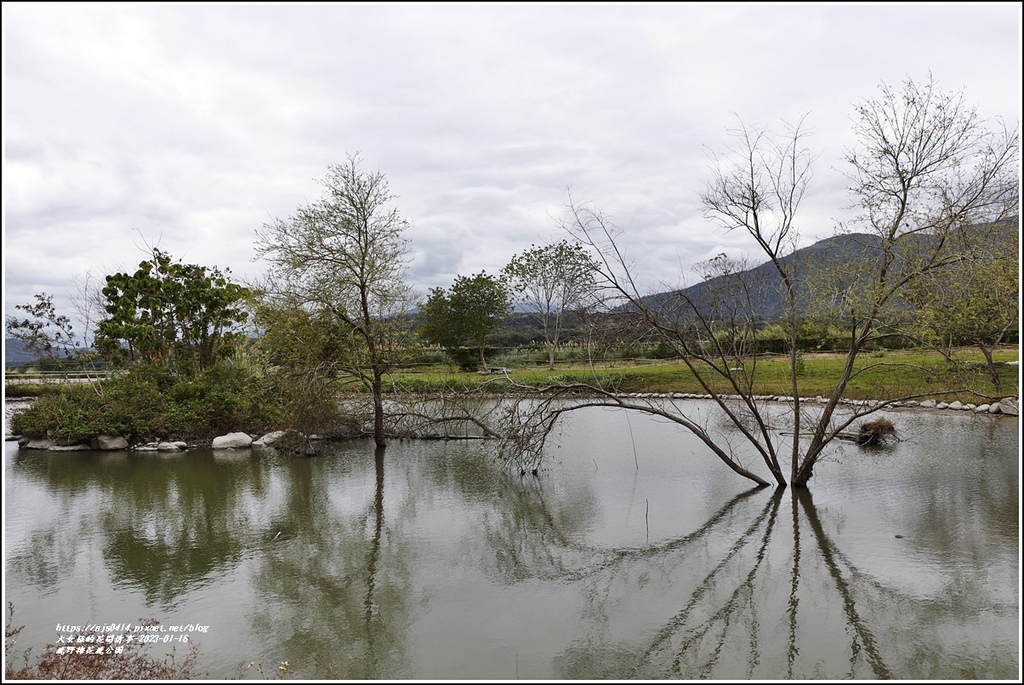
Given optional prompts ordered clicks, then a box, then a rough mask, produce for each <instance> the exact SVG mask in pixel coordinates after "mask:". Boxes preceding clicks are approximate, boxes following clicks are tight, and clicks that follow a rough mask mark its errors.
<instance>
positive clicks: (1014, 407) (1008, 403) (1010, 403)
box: [999, 397, 1020, 416]
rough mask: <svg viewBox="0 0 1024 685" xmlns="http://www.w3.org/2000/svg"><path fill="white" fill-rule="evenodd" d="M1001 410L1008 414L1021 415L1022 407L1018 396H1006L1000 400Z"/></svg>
mask: <svg viewBox="0 0 1024 685" xmlns="http://www.w3.org/2000/svg"><path fill="white" fill-rule="evenodd" d="M999 411H1001V412H1002V413H1004V414H1006V415H1007V416H1019V415H1020V408H1019V405H1018V403H1017V398H1016V397H1004V398H1003V399H1001V400H999Z"/></svg>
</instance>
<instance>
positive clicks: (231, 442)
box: [212, 433, 252, 450]
mask: <svg viewBox="0 0 1024 685" xmlns="http://www.w3.org/2000/svg"><path fill="white" fill-rule="evenodd" d="M250 446H252V437H251V436H249V435H248V434H246V433H228V434H227V435H218V436H217V437H216V438H214V439H213V445H212V447H213V449H215V450H223V449H234V448H237V447H250Z"/></svg>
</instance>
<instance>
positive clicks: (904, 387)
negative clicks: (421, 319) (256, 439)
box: [393, 347, 1019, 402]
mask: <svg viewBox="0 0 1024 685" xmlns="http://www.w3.org/2000/svg"><path fill="white" fill-rule="evenodd" d="M994 358H995V360H996V361H997V363H999V366H998V368H999V374H1000V378H1001V381H1002V392H1001V393H996V392H995V389H994V387H993V385H992V382H991V381H990V380H989V378H988V373H987V370H986V367H985V360H984V357H983V356H982V355H981V353H980V352H978V351H974V352H972V351H970V350H963V351H961V354H960V355H959V356H958V363H957V364H955V365H951V364H949V363H948V362H947V361H946V360H945V359H944V358H943V357H942V356H941V355H939V354H937V353H934V352H927V351H920V350H900V351H882V352H871V353H866V354H864V355H862V356H861V357H860V358H859V359H858V360H857V363H856V365H855V367H854V368H855V374H854V376H853V377H852V378H851V380H850V383H849V385H848V386H847V391H846V397H848V398H850V399H890V398H893V397H902V396H909V395H924V394H932V395H933V396H934V397H935V398H936V399H939V400H950V401H951V400H954V399H959V400H961V401H963V402H977V401H978V400H979V399H980V398H984V397H989V396H995V395H997V394H998V395H1009V394H1017V393H1018V391H1019V367H1017V366H1016V365H1008V364H1006V363H1005V362H1007V361H1015V360H1017V358H1018V349H1017V348H1016V347H1007V348H1001V349H1000V350H998V351H997V352H996V353H995V355H994ZM844 362H845V358H844V357H843V356H842V355H839V354H833V353H806V354H803V355H802V356H801V359H800V362H799V365H798V372H797V382H798V392H799V394H800V395H801V396H803V397H814V396H817V395H823V396H827V395H829V394H830V393H831V391H832V388H833V387H834V386H835V383H836V381H837V380H838V379H839V378H840V376H841V374H842V370H843V364H844ZM745 369H746V375H747V376H748V378H749V380H750V383H751V385H750V390H751V392H753V393H754V394H758V395H791V394H792V393H793V389H792V381H791V376H790V365H789V359H788V358H787V357H781V356H775V357H762V358H760V359H757V360H754V361H750V362H747V363H746V364H745ZM508 375H509V377H510V378H511V379H513V380H514V381H515V382H517V383H521V384H524V385H529V386H533V387H542V386H545V385H552V384H564V383H572V382H591V383H592V382H594V381H598V382H600V383H601V384H602V386H603V387H605V388H607V389H614V390H618V391H620V392H657V393H664V392H676V393H704V392H705V391H704V389H703V388H702V387H701V385H700V384H699V383H698V382H697V379H696V378H695V376H694V374H693V372H691V371H690V369H689V368H687V366H686V365H685V364H684V363H683V362H682V361H680V360H668V361H653V360H637V361H626V362H621V361H620V362H617V363H612V364H608V363H602V364H600V365H597V366H595V367H593V368H591V367H588V366H586V365H583V364H559V365H558V366H557V368H556V369H555V370H553V371H552V370H548V369H546V368H541V369H538V368H536V367H529V368H510V369H508ZM736 375H737V376H740V375H741V373H740V372H736ZM393 379H394V382H395V384H396V388H398V389H405V390H413V391H431V390H442V389H449V390H469V389H475V388H484V387H492V388H494V389H495V390H506V389H509V387H510V384H509V383H508V382H507V381H506V380H505V379H504V376H501V375H485V374H478V373H471V372H461V373H460V372H457V371H452V370H450V369H446V368H443V367H434V368H431V369H422V370H416V371H403V372H399V373H396V374H394V376H393ZM715 389H716V390H717V391H720V392H733V391H732V390H731V389H730V388H729V387H728V386H726V385H725V384H724V383H721V382H719V383H718V384H717V385H716V386H715Z"/></svg>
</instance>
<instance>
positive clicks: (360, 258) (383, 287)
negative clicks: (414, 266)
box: [256, 155, 413, 447]
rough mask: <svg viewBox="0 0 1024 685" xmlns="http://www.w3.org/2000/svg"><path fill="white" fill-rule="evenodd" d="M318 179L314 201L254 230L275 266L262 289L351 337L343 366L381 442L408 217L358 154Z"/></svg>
mask: <svg viewBox="0 0 1024 685" xmlns="http://www.w3.org/2000/svg"><path fill="white" fill-rule="evenodd" d="M321 185H322V186H323V187H324V191H325V192H324V195H323V197H321V198H320V199H319V200H317V201H315V202H312V203H308V204H306V205H304V206H301V207H299V209H298V210H296V212H295V213H294V214H293V215H292V216H290V217H289V218H288V219H284V220H282V219H275V220H274V221H273V222H271V223H269V224H265V225H264V227H263V229H262V230H257V233H256V250H257V254H258V255H259V256H261V257H264V258H266V259H267V260H268V261H269V262H270V263H271V265H272V266H273V277H272V279H271V281H270V282H268V287H267V290H268V292H270V293H272V294H275V293H276V294H287V296H288V298H289V300H290V301H292V302H294V303H295V304H296V305H297V306H301V307H303V308H304V309H306V310H308V311H310V312H320V313H322V314H324V315H326V316H329V317H330V319H331V320H333V321H336V322H337V323H338V324H339V325H341V326H343V327H344V330H345V335H346V336H348V337H350V338H351V339H352V342H351V345H350V349H351V350H352V354H351V355H350V356H349V357H348V358H347V359H345V360H343V363H344V365H345V370H346V371H347V372H348V373H350V374H352V375H353V376H354V377H355V378H356V379H358V380H359V382H361V383H362V384H363V385H364V386H365V387H366V389H367V390H369V391H370V394H371V396H372V401H373V415H374V418H373V436H374V440H375V441H376V443H377V445H378V446H379V447H384V446H385V445H386V444H387V440H386V430H385V411H384V382H383V379H384V376H385V374H387V373H388V372H389V371H390V369H391V368H393V366H394V364H395V363H396V362H397V361H398V359H399V356H400V354H401V352H402V343H403V341H404V339H405V337H406V335H407V332H408V322H407V319H406V317H405V315H406V314H407V313H408V311H409V310H410V309H411V307H412V302H413V298H412V294H411V291H410V288H409V286H408V285H407V283H406V282H405V271H406V265H407V263H408V249H407V241H406V239H405V237H404V234H405V231H406V229H407V228H408V226H409V222H408V221H406V220H405V219H404V218H402V216H401V214H400V213H399V212H398V210H397V209H396V208H394V207H392V206H391V203H392V201H393V200H394V199H395V196H394V195H392V194H391V191H390V189H389V185H388V181H387V177H386V176H385V175H384V174H383V173H381V172H380V171H374V172H365V171H363V170H362V169H361V160H360V158H359V156H358V155H350V156H349V158H348V161H347V162H346V163H345V164H338V165H332V166H330V167H328V172H327V175H326V176H325V177H324V178H323V179H322V181H321Z"/></svg>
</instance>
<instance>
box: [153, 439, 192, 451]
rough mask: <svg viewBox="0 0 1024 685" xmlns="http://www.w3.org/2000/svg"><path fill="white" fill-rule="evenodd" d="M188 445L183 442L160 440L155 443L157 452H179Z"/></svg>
mask: <svg viewBox="0 0 1024 685" xmlns="http://www.w3.org/2000/svg"><path fill="white" fill-rule="evenodd" d="M186 447H188V444H186V443H184V442H180V441H179V442H160V443H157V445H156V451H157V452H180V451H182V450H183V449H185V448H186Z"/></svg>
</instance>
